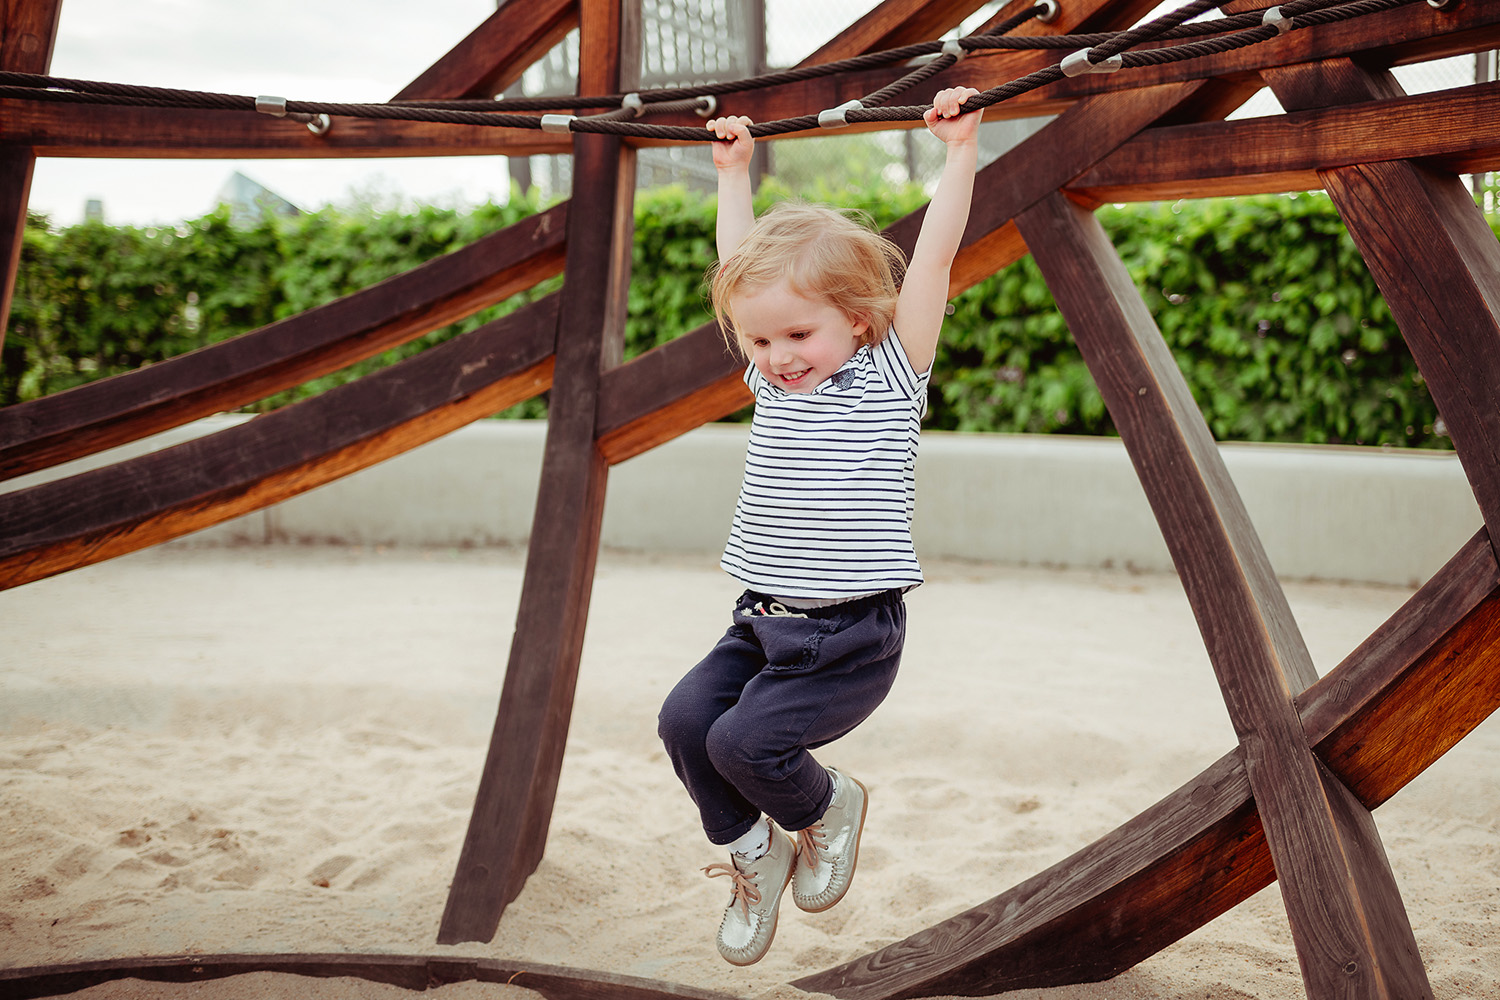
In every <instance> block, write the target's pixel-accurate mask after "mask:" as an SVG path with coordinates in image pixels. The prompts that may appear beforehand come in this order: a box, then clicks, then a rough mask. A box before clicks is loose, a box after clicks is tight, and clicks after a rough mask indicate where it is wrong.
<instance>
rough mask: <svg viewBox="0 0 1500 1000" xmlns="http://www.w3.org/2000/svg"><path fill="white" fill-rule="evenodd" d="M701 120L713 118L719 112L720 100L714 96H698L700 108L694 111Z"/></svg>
mask: <svg viewBox="0 0 1500 1000" xmlns="http://www.w3.org/2000/svg"><path fill="white" fill-rule="evenodd" d="M693 110H694V111H695V112H696V113H697V115H698V117H699V118H712V117H713V113H714V112H715V111H717V110H719V99H718V98H717V97H715V96H714V95H713V94H700V95H698V106H697V107H696V108H694V109H693Z"/></svg>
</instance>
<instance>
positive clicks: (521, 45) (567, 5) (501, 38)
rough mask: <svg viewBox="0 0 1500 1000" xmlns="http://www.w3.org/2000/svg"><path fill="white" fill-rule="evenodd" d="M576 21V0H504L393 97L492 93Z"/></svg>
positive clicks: (513, 78) (514, 77)
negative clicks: (477, 25) (461, 39)
mask: <svg viewBox="0 0 1500 1000" xmlns="http://www.w3.org/2000/svg"><path fill="white" fill-rule="evenodd" d="M577 24H578V3H577V0H503V2H501V3H500V5H499V7H498V9H497V10H496V11H495V12H494V13H493V14H491V15H490V16H489V17H487V18H485V20H484V22H483V23H482V24H480V25H479V27H477V28H475V29H474V30H473V31H471V32H470V33H469V34H468V35H467V36H466V37H465V38H464V40H463V41H461V42H459V43H458V44H457V45H455V46H454V47H453V48H452V49H451V50H450V51H449V52H448V53H447V54H446V55H444V56H443V57H442V58H441V59H439V60H438V61H437V62H435V63H433V64H432V65H431V66H429V67H428V68H427V69H426V70H424V71H423V73H422V75H421V76H419V77H417V78H416V79H415V80H413V81H412V82H411V83H409V84H407V85H406V86H405V87H403V88H402V90H401V92H400V93H399V94H397V95H396V96H395V97H394V98H392V100H396V101H412V100H420V99H429V100H431V99H438V98H458V97H494V96H495V95H496V94H498V93H500V92H501V91H503V90H504V89H505V88H506V87H508V86H510V85H511V84H512V83H514V82H515V81H517V80H519V79H520V78H521V74H522V73H523V72H525V71H526V67H528V66H530V65H531V64H532V63H534V62H536V61H537V60H538V59H540V58H541V57H542V56H544V55H546V54H547V51H548V50H549V49H551V48H552V46H554V45H556V44H557V43H558V42H560V41H562V39H563V36H564V35H566V34H567V33H568V32H569V31H571V30H572V29H573V28H574V27H575V26H576V25H577Z"/></svg>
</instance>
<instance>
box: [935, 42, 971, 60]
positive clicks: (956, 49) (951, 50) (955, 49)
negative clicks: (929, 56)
mask: <svg viewBox="0 0 1500 1000" xmlns="http://www.w3.org/2000/svg"><path fill="white" fill-rule="evenodd" d="M941 52H942V54H943V55H945V56H952V57H953V62H954V63H955V64H957V63H961V62H963V61H964V56H966V55H968V54H969V53H968V52H967V51H966V50H965V49H964V47H963V46H962V45H960V44H958V39H957V38H950V39H948V40H947V41H946V42H944V43H943V47H942V49H941Z"/></svg>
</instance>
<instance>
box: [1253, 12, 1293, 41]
mask: <svg viewBox="0 0 1500 1000" xmlns="http://www.w3.org/2000/svg"><path fill="white" fill-rule="evenodd" d="M1260 23H1261V24H1263V25H1264V24H1274V25H1276V33H1277V34H1278V35H1284V34H1286V33H1287V32H1288V31H1291V30H1292V19H1291V18H1289V17H1287V16H1286V15H1285V14H1283V13H1282V12H1281V8H1280V7H1268V8H1267V9H1266V12H1265V13H1264V14H1263V15H1261V19H1260Z"/></svg>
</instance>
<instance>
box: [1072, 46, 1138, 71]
mask: <svg viewBox="0 0 1500 1000" xmlns="http://www.w3.org/2000/svg"><path fill="white" fill-rule="evenodd" d="M1124 65H1125V57H1124V56H1123V55H1121V54H1120V53H1118V52H1116V53H1115V54H1114V55H1112V56H1110V57H1109V58H1108V59H1105V60H1104V61H1102V62H1089V50H1088V49H1079V50H1078V51H1077V52H1073V53H1070V54H1069V55H1066V56H1064V57H1063V61H1062V62H1061V63H1059V66H1060V67H1061V68H1062V71H1063V76H1082V75H1083V74H1085V73H1113V72H1115V71H1116V70H1118V69H1119V68H1120V67H1121V66H1124Z"/></svg>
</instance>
